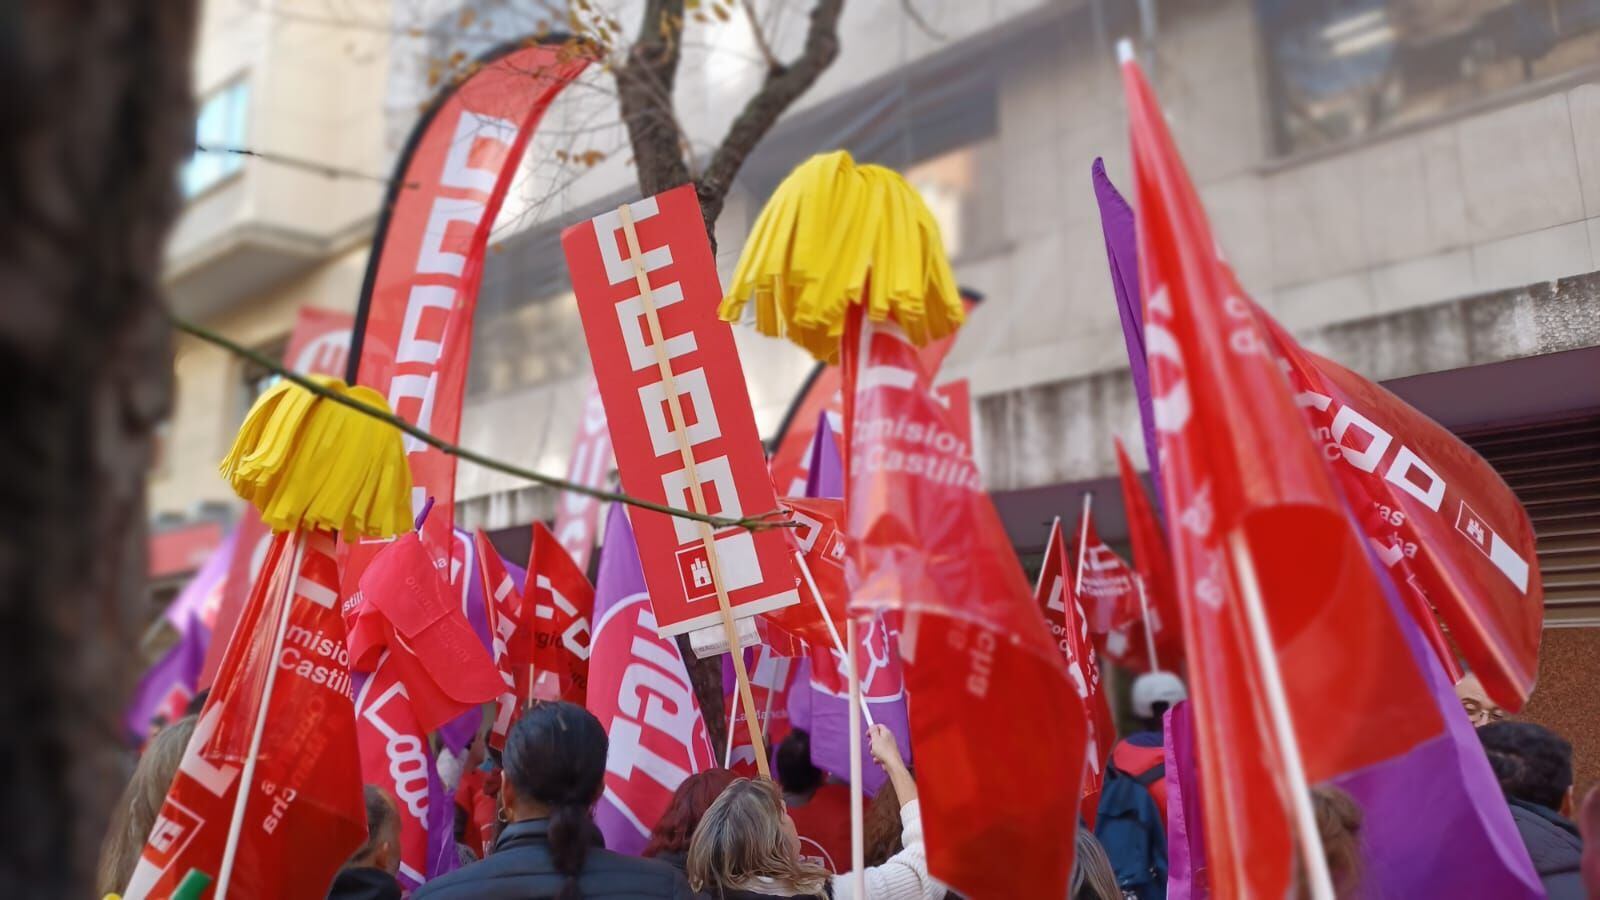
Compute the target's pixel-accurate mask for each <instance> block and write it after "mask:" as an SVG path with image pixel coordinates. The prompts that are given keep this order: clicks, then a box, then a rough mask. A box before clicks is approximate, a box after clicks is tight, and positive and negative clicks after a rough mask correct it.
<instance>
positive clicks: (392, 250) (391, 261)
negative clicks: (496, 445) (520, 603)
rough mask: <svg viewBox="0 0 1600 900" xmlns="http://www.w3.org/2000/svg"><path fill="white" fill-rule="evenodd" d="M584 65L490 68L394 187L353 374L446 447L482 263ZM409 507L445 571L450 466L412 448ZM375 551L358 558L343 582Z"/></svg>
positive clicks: (422, 133)
mask: <svg viewBox="0 0 1600 900" xmlns="http://www.w3.org/2000/svg"><path fill="white" fill-rule="evenodd" d="M588 62H589V60H588V59H587V58H585V57H584V56H583V55H582V54H581V53H578V52H575V51H574V49H573V48H572V47H571V46H570V45H569V44H567V43H564V42H563V43H548V44H547V43H532V44H522V45H519V46H517V47H516V49H513V50H511V51H510V52H508V53H505V54H504V55H501V56H498V57H495V58H493V59H489V60H486V61H484V62H483V63H482V64H481V65H479V66H478V67H477V68H475V69H474V70H472V72H471V74H469V75H468V76H467V77H466V78H464V79H463V80H461V81H460V83H458V84H456V85H455V86H454V88H453V89H452V90H448V91H447V92H446V93H445V94H444V95H442V96H441V97H440V98H439V99H438V100H436V101H435V103H434V105H433V106H431V107H430V108H429V109H428V110H427V112H426V113H424V114H423V117H422V121H421V122H419V123H418V124H417V127H416V130H415V131H414V132H412V135H411V138H410V140H409V141H408V142H407V144H406V148H405V150H404V151H403V152H402V154H401V158H400V163H399V166H398V171H397V173H396V175H395V177H394V178H393V180H391V181H390V184H389V194H388V197H387V198H386V199H385V202H384V206H383V208H384V216H383V219H382V221H381V222H380V224H379V227H378V235H377V239H376V240H375V241H374V243H373V248H372V256H371V259H370V260H369V262H368V265H367V275H366V283H365V285H363V288H362V299H361V309H360V315H359V321H358V325H357V329H356V345H355V350H356V354H357V355H356V359H355V362H356V364H357V366H356V370H355V371H354V372H353V373H352V376H353V377H350V378H348V379H347V380H348V381H350V382H351V383H352V384H354V383H357V382H359V383H360V384H364V385H367V386H368V387H371V388H374V389H376V390H377V391H378V392H379V393H381V394H383V395H384V397H385V398H386V399H387V400H388V402H389V408H390V409H392V410H394V412H395V415H397V416H399V417H400V418H402V419H404V420H406V421H407V422H410V423H411V424H413V425H415V426H417V427H418V428H421V429H422V430H424V431H427V432H429V433H431V434H434V435H436V436H438V437H440V438H443V439H444V440H446V441H454V440H455V439H456V438H457V436H458V435H459V433H460V430H461V398H462V392H463V391H464V390H465V387H466V379H467V357H468V354H469V353H470V352H471V349H472V318H473V313H474V311H475V310H476V308H477V301H478V285H479V283H480V282H481V281H482V279H483V258H484V251H485V249H486V248H487V246H488V243H489V232H490V229H491V228H492V227H493V225H494V220H495V217H496V216H497V215H498V214H499V212H500V205H501V203H502V202H504V200H505V196H506V190H507V188H509V187H510V185H511V179H512V176H513V175H515V174H516V172H517V168H518V165H519V164H520V163H521V161H522V157H523V153H524V151H525V150H526V149H527V146H528V140H529V138H531V137H532V136H533V132H534V130H535V129H536V128H538V126H539V120H540V119H541V118H543V116H544V112H545V110H546V109H547V108H549V106H550V102H551V101H552V100H554V99H555V96H556V95H557V94H559V93H560V92H561V90H562V89H563V88H565V87H566V86H567V85H568V84H569V83H571V82H572V80H573V79H574V78H576V77H577V76H578V74H579V73H581V72H582V71H583V70H584V67H585V66H587V65H588ZM405 441H406V454H407V459H408V460H409V461H410V463H411V481H412V485H413V487H412V497H413V500H412V502H413V506H414V507H415V509H416V510H417V511H418V512H420V511H421V509H422V504H423V503H424V502H425V501H426V500H427V498H429V497H432V498H434V509H433V511H432V512H431V513H430V514H429V515H428V519H427V522H425V523H424V524H423V528H422V532H423V535H422V536H423V543H424V546H426V547H427V549H428V552H429V554H430V555H431V556H432V557H433V559H434V563H435V565H436V566H438V567H439V568H440V569H441V570H446V571H448V569H447V567H448V565H449V560H450V548H451V546H452V545H451V538H450V532H451V529H452V528H453V527H454V525H455V496H456V492H455V477H456V460H455V457H454V456H451V455H450V454H448V453H445V452H444V451H443V450H440V449H438V448H436V447H433V446H430V445H428V444H425V443H423V442H422V441H419V440H417V439H415V438H413V437H411V436H409V435H407V436H406V439H405ZM374 553H375V550H374V549H373V548H372V547H371V546H370V545H358V549H357V550H356V551H355V552H354V553H353V554H352V555H351V557H350V558H349V560H347V562H346V573H345V582H346V585H350V584H353V583H355V582H356V581H358V580H359V578H360V576H361V572H362V571H363V570H364V569H365V566H366V563H367V562H368V561H370V559H371V558H372V556H373V554H374Z"/></svg>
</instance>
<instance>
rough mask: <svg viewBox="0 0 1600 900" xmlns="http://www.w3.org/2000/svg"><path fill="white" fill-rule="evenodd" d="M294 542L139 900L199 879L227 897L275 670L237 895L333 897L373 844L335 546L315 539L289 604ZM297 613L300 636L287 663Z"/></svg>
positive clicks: (262, 581) (240, 651)
mask: <svg viewBox="0 0 1600 900" xmlns="http://www.w3.org/2000/svg"><path fill="white" fill-rule="evenodd" d="M292 538H293V535H291V534H280V535H278V536H277V537H276V538H275V539H274V541H273V543H272V547H271V548H270V550H269V551H268V554H267V561H266V564H265V565H264V567H263V568H262V576H261V577H260V578H258V579H257V580H256V584H255V586H254V587H253V588H252V589H251V592H250V596H249V598H248V600H247V601H246V603H245V608H244V611H243V615H242V616H241V618H240V622H239V624H240V627H239V629H238V630H237V632H236V634H235V637H236V639H235V640H233V641H231V642H230V645H229V647H228V651H227V653H226V654H225V655H224V656H223V660H222V666H221V668H220V669H219V670H218V673H217V679H216V683H215V684H214V685H213V686H212V689H211V695H210V697H209V698H208V699H207V701H206V705H205V709H204V710H203V711H202V712H201V715H200V722H199V724H198V725H197V726H196V728H195V734H194V738H193V739H191V740H190V742H189V747H188V749H187V750H186V751H185V752H184V757H183V761H182V762H181V763H180V764H179V767H178V773H177V775H176V776H175V777H174V778H173V782H172V787H171V789H170V790H169V791H168V793H167V798H166V802H165V803H163V804H162V807H161V812H160V815H159V816H158V817H157V819H156V822H155V824H154V826H152V828H151V830H150V838H149V843H147V844H146V845H145V848H144V852H143V854H142V855H141V857H140V859H139V862H138V865H137V866H136V868H135V870H134V873H133V877H132V879H131V883H130V884H129V887H128V890H127V891H126V892H125V893H124V896H125V897H128V898H135V900H142V898H145V897H169V896H171V895H172V894H173V892H174V891H176V890H177V889H178V887H179V886H180V885H182V884H183V883H184V882H185V880H186V879H189V878H191V877H193V878H196V879H200V880H204V878H210V879H212V882H213V884H214V880H215V879H216V878H217V877H218V875H219V874H220V864H221V862H222V855H223V848H224V845H225V843H226V839H227V834H228V828H229V823H230V822H231V820H232V815H233V806H234V800H235V798H236V797H237V796H238V793H237V792H238V790H239V784H240V776H241V774H242V768H243V764H244V761H245V759H246V758H247V757H248V755H249V750H250V743H251V736H252V734H253V733H254V731H255V724H256V719H257V714H258V711H259V710H260V708H261V702H262V694H263V691H264V688H265V684H266V680H267V674H268V672H269V671H271V669H269V666H273V665H276V666H277V675H276V677H275V683H274V686H273V692H272V698H271V701H270V702H269V704H268V711H267V716H266V720H265V725H264V730H263V731H262V733H261V735H262V736H261V745H260V752H259V754H258V756H257V763H256V769H255V776H254V779H253V780H252V782H251V785H250V796H249V798H248V800H247V801H246V804H245V810H244V817H243V823H244V826H243V831H242V832H241V834H240V838H239V849H238V855H237V857H236V859H235V861H234V868H233V874H232V881H231V884H230V889H229V894H228V896H229V897H239V898H249V897H321V896H325V895H326V894H327V892H328V885H329V884H330V883H331V882H332V881H333V876H334V873H335V872H337V871H338V870H339V867H340V866H342V865H343V864H344V861H345V860H346V859H347V858H349V856H350V854H351V853H352V852H354V851H355V850H356V848H358V847H360V846H361V843H362V841H364V840H365V839H366V808H365V805H364V804H363V802H362V797H361V772H360V766H359V764H358V762H357V755H356V736H355V720H354V715H353V710H352V707H351V702H350V671H349V668H348V667H347V662H346V659H347V658H346V655H345V650H344V622H343V620H342V619H341V618H340V616H339V610H338V608H337V598H338V583H339V579H338V570H337V563H336V562H335V561H334V557H333V553H334V537H333V536H332V535H330V534H325V533H320V532H318V533H311V534H307V535H305V537H304V539H303V541H302V545H303V547H304V551H303V552H304V556H303V558H302V559H301V562H300V567H299V568H300V571H299V579H298V581H297V588H296V590H295V591H294V596H293V597H292V598H289V597H285V594H286V593H287V592H288V583H289V580H290V577H291V566H292V565H293V559H294V546H293V544H292ZM286 602H287V603H289V604H290V606H289V619H288V630H287V632H286V633H285V638H284V643H283V649H282V652H281V653H279V654H278V656H277V657H276V658H274V656H273V653H272V646H273V640H274V637H275V636H276V633H277V630H278V624H279V622H280V621H281V616H282V611H283V604H284V603H286ZM212 891H213V888H205V889H204V891H203V892H202V893H197V894H195V895H194V896H197V897H209V896H211V894H212Z"/></svg>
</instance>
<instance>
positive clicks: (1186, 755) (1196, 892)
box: [1161, 700, 1211, 900]
mask: <svg viewBox="0 0 1600 900" xmlns="http://www.w3.org/2000/svg"><path fill="white" fill-rule="evenodd" d="M1161 739H1162V744H1163V745H1164V749H1165V750H1166V753H1165V756H1166V759H1165V762H1166V773H1167V900H1206V898H1209V897H1210V896H1211V885H1210V882H1209V880H1208V879H1207V876H1206V843H1205V831H1204V829H1203V827H1202V821H1203V820H1202V819H1201V813H1200V780H1199V779H1200V770H1199V768H1198V767H1197V766H1196V765H1195V755H1194V710H1193V709H1192V708H1191V707H1190V706H1189V701H1187V700H1185V701H1183V702H1182V703H1179V704H1178V705H1176V706H1174V707H1173V708H1172V709H1170V710H1167V714H1166V716H1165V717H1164V721H1163V723H1162V729H1161Z"/></svg>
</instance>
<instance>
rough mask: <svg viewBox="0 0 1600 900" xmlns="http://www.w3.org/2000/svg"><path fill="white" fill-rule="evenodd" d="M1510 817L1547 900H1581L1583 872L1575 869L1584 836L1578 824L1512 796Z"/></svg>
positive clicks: (1582, 896)
mask: <svg viewBox="0 0 1600 900" xmlns="http://www.w3.org/2000/svg"><path fill="white" fill-rule="evenodd" d="M1511 818H1512V820H1513V821H1515V822H1516V823H1517V832H1518V833H1519V834H1521V835H1522V843H1523V844H1524V845H1525V846H1527V848H1528V856H1529V857H1530V858H1532V860H1533V870H1534V871H1535V872H1537V873H1539V880H1540V881H1541V882H1543V883H1544V889H1545V892H1546V893H1548V894H1549V895H1550V900H1583V898H1584V892H1583V875H1582V874H1581V873H1580V872H1579V870H1578V865H1579V863H1580V862H1581V861H1582V859H1583V839H1582V838H1580V837H1579V836H1578V826H1577V825H1574V824H1573V823H1572V822H1570V821H1568V820H1567V819H1565V818H1562V817H1561V816H1560V815H1559V814H1557V813H1556V811H1555V810H1553V809H1549V808H1547V807H1544V806H1540V805H1538V804H1536V803H1526V802H1524V801H1522V800H1517V799H1514V798H1513V799H1512V800H1511Z"/></svg>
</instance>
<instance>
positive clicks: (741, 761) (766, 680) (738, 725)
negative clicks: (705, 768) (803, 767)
mask: <svg viewBox="0 0 1600 900" xmlns="http://www.w3.org/2000/svg"><path fill="white" fill-rule="evenodd" d="M744 654H745V666H746V668H747V669H748V670H749V672H750V695H751V696H752V697H754V698H755V704H756V715H757V716H758V717H759V718H758V719H757V721H758V722H760V723H761V733H762V735H763V739H764V740H765V741H766V742H767V746H768V748H772V747H776V746H778V744H779V743H780V742H782V741H783V739H784V737H785V736H787V735H788V734H789V729H790V727H791V725H790V722H789V691H790V689H791V688H792V687H793V685H794V674H795V671H796V670H797V669H799V665H798V660H796V659H794V658H792V657H788V656H784V655H782V654H780V653H779V652H778V651H776V650H774V649H773V648H772V647H769V646H767V645H766V644H757V645H756V646H754V647H750V648H746V649H745V651H744ZM722 708H723V709H726V710H730V711H731V718H729V720H728V753H727V768H729V769H732V770H733V771H735V772H737V773H739V774H740V775H741V776H743V777H745V778H755V777H756V775H757V774H759V773H758V771H757V769H756V751H755V747H754V746H752V745H751V743H750V729H749V728H748V727H746V726H745V715H744V709H743V708H742V706H741V704H740V703H739V695H738V691H737V685H736V683H735V681H734V675H733V663H732V661H731V660H729V659H727V658H724V665H723V667H722Z"/></svg>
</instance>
